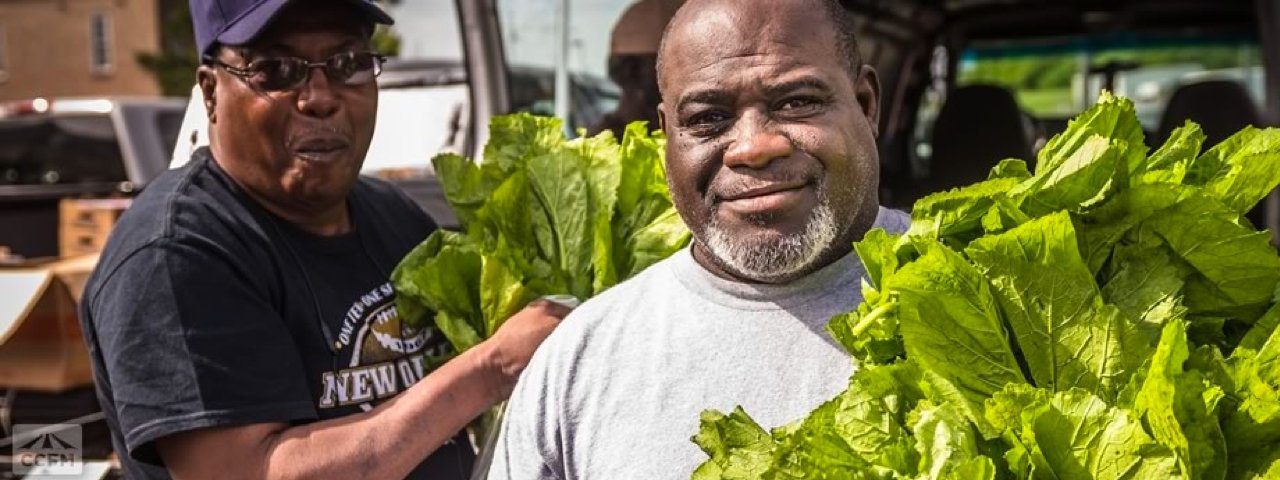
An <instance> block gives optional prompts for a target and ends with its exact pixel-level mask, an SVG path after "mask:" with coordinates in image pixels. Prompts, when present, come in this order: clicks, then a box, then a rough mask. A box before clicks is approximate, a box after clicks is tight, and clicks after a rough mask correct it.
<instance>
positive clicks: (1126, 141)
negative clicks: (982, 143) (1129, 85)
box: [1036, 91, 1147, 210]
mask: <svg viewBox="0 0 1280 480" xmlns="http://www.w3.org/2000/svg"><path fill="white" fill-rule="evenodd" d="M1095 137H1101V138H1104V139H1110V141H1112V142H1115V143H1116V144H1117V146H1118V148H1119V149H1120V150H1122V151H1119V152H1116V153H1117V154H1118V156H1119V158H1120V159H1122V161H1120V162H1118V163H1117V164H1116V165H1117V167H1124V168H1123V170H1124V171H1125V172H1129V171H1135V170H1137V169H1138V168H1137V166H1138V165H1139V164H1141V163H1142V162H1143V160H1144V159H1145V158H1146V151H1147V149H1146V145H1145V143H1144V140H1143V133H1142V124H1140V123H1138V115H1137V113H1136V111H1135V110H1134V107H1133V102H1131V101H1129V100H1128V99H1125V98H1122V97H1116V96H1114V95H1111V93H1109V92H1105V91H1104V92H1102V94H1101V95H1099V96H1098V101H1097V103H1095V104H1094V105H1093V106H1092V107H1089V109H1087V110H1085V111H1084V112H1083V113H1081V114H1080V115H1078V116H1076V118H1074V119H1072V120H1071V121H1070V122H1069V123H1068V124H1067V128H1066V130H1064V131H1063V132H1062V133H1061V134H1058V135H1055V136H1054V137H1053V138H1052V139H1050V140H1049V142H1048V143H1046V144H1045V146H1044V148H1043V149H1041V150H1040V153H1039V154H1038V155H1037V156H1036V176H1037V177H1041V176H1050V175H1053V174H1054V172H1056V171H1057V170H1059V169H1061V168H1064V166H1065V165H1066V164H1067V163H1068V162H1070V161H1071V159H1072V158H1073V157H1074V158H1076V159H1077V160H1076V163H1078V164H1079V163H1081V162H1080V160H1081V158H1082V157H1080V150H1082V149H1085V148H1087V147H1086V145H1088V144H1091V143H1096V140H1094V138H1095ZM1095 148H1096V147H1095ZM1089 156H1091V155H1085V157H1089ZM1058 176H1061V175H1058ZM1054 210H1056V209H1054Z"/></svg>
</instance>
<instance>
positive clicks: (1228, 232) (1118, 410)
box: [693, 94, 1280, 480]
mask: <svg viewBox="0 0 1280 480" xmlns="http://www.w3.org/2000/svg"><path fill="white" fill-rule="evenodd" d="M1203 140H1204V135H1203V134H1202V133H1201V131H1200V128H1199V127H1198V126H1196V125H1195V124H1193V123H1190V122H1188V123H1187V124H1186V125H1185V126H1183V127H1182V128H1181V129H1179V130H1177V131H1176V132H1175V133H1174V134H1173V135H1172V137H1171V138H1170V139H1169V141H1168V142H1167V143H1165V145H1164V146H1163V147H1161V148H1159V149H1158V150H1156V151H1155V152H1154V153H1151V154H1150V155H1148V152H1147V148H1146V147H1145V146H1144V144H1143V134H1142V130H1141V127H1140V126H1139V124H1138V121H1137V118H1136V117H1135V114H1134V110H1133V105H1132V103H1130V102H1129V101H1128V100H1125V99H1121V98H1116V97H1112V96H1110V95H1108V94H1103V96H1102V97H1101V99H1100V100H1099V102H1098V104H1097V105H1095V106H1094V107H1092V108H1091V109H1089V110H1088V111H1086V112H1084V113H1083V114H1081V115H1080V116H1079V117H1078V118H1076V119H1075V120H1074V121H1072V123H1071V124H1070V126H1069V128H1067V130H1066V131H1065V132H1064V133H1063V134H1061V135H1058V136H1057V137H1055V138H1054V139H1053V140H1051V141H1050V142H1049V143H1048V145H1046V147H1045V148H1044V149H1043V151H1041V152H1040V154H1039V155H1038V157H1037V160H1038V168H1037V169H1036V172H1035V174H1031V173H1030V172H1028V170H1027V168H1026V165H1025V164H1024V163H1023V162H1022V161H1019V160H1006V161H1004V162H1003V163H1001V164H1000V165H999V166H998V167H996V168H995V169H993V170H992V172H991V175H990V177H989V179H988V180H986V181H984V182H980V183H977V184H974V185H970V186H968V187H964V188H960V189H956V190H952V191H949V192H943V193H938V194H935V195H933V196H930V197H927V198H924V199H922V200H920V201H919V202H918V203H917V204H916V205H915V209H914V212H913V221H912V226H911V229H910V230H909V231H908V232H907V233H906V234H905V235H902V236H893V235H889V234H886V233H885V232H884V231H881V230H873V231H871V232H869V233H868V234H867V235H866V237H865V238H864V239H863V240H862V241H861V242H859V243H858V244H857V245H856V251H857V252H858V255H859V256H860V257H861V258H862V259H863V261H864V263H865V265H866V267H867V272H868V276H869V278H870V284H864V285H863V293H864V295H865V298H866V300H865V302H864V303H863V304H862V305H861V306H860V307H859V308H858V310H857V311H855V312H851V313H848V314H845V315H841V316H837V317H836V318H834V319H832V321H831V323H830V324H829V325H828V330H829V331H830V333H831V334H832V335H833V336H834V337H835V338H836V339H837V340H838V341H839V342H840V343H841V344H843V345H844V347H845V348H846V349H848V351H849V352H851V353H852V354H853V356H854V357H855V359H856V362H857V364H858V365H859V369H858V370H857V372H856V373H855V374H854V375H853V377H852V378H851V379H850V381H849V387H848V389H847V390H845V391H844V392H843V393H841V394H839V395H838V396H837V397H836V398H834V399H832V400H831V401H829V402H827V403H825V404H823V405H822V406H820V407H819V408H818V409H817V410H815V411H814V412H813V413H812V414H810V415H809V416H808V417H807V418H804V419H803V420H800V421H798V422H797V423H793V424H791V425H788V426H785V427H781V428H777V429H774V430H773V431H772V432H768V431H765V430H764V429H762V428H761V427H760V426H758V425H756V424H755V422H754V421H752V420H751V418H750V417H748V416H747V414H746V413H745V412H743V411H742V409H741V408H739V409H737V410H735V411H734V412H732V413H730V414H728V415H725V414H723V413H721V412H716V411H707V412H705V413H704V414H703V417H702V427H701V431H700V433H698V435H697V436H695V437H694V441H695V442H696V443H697V444H698V445H699V446H701V447H702V449H703V450H704V451H705V452H706V453H707V454H708V455H709V456H710V457H711V458H710V460H709V461H707V462H706V463H704V464H703V465H702V466H701V467H700V468H699V469H698V470H697V471H696V472H695V473H694V475H693V476H694V478H695V479H758V478H763V479H896V478H935V479H1023V478H1035V479H1059V480H1074V479H1148V478H1149V479H1162V480H1163V479H1170V478H1196V479H1223V478H1227V479H1254V478H1267V479H1280V333H1278V332H1277V324H1278V323H1280V306H1277V304H1276V298H1275V297H1276V286H1277V284H1278V283H1280V257H1278V256H1277V254H1276V251H1275V250H1274V249H1273V248H1272V246H1271V245H1270V244H1269V243H1268V240H1269V235H1268V234H1267V233H1266V232H1259V231H1257V230H1255V229H1254V227H1253V226H1252V225H1250V224H1249V222H1248V221H1247V220H1246V219H1244V218H1243V217H1242V215H1243V214H1244V213H1245V212H1246V211H1248V210H1249V209H1250V208H1251V207H1253V206H1254V205H1255V204H1256V203H1257V202H1259V200H1261V199H1262V198H1263V197H1264V196H1266V195H1267V194H1268V192H1270V191H1271V190H1272V189H1273V188H1275V187H1276V185H1277V184H1278V183H1280V131H1277V130H1275V129H1267V130H1259V129H1255V128H1247V129H1245V130H1243V131H1241V132H1239V133H1238V134H1236V135H1234V136H1232V137H1231V138H1229V139H1227V140H1225V141H1223V142H1222V143H1221V144H1219V145H1217V146H1214V147H1213V148H1211V149H1209V150H1208V151H1207V152H1205V153H1204V154H1200V152H1201V144H1202V142H1203Z"/></svg>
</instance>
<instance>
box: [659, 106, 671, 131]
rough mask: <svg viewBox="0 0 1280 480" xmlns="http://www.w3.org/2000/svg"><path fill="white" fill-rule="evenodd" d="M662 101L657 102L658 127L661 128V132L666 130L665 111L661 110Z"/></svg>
mask: <svg viewBox="0 0 1280 480" xmlns="http://www.w3.org/2000/svg"><path fill="white" fill-rule="evenodd" d="M663 105H665V104H663V103H659V104H658V128H660V129H662V133H670V132H667V113H666V112H664V111H663V110H662V107H663Z"/></svg>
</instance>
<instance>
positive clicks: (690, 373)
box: [489, 208, 910, 480]
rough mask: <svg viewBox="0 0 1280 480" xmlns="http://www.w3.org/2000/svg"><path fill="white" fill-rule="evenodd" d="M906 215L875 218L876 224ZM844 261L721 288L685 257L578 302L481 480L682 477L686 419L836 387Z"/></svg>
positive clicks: (811, 396) (525, 381) (776, 407)
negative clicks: (836, 326)
mask: <svg viewBox="0 0 1280 480" xmlns="http://www.w3.org/2000/svg"><path fill="white" fill-rule="evenodd" d="M909 221H910V219H909V218H908V217H907V215H906V214H904V213H902V212H898V211H893V210H888V209H883V208H882V209H881V210H880V214H879V216H878V218H877V219H876V226H877V227H882V228H884V229H886V230H888V231H890V232H895V233H897V232H902V231H905V230H906V228H907V224H908V223H909ZM864 276H865V272H864V270H863V267H862V263H861V262H860V261H859V260H858V258H857V255H856V254H849V255H848V256H846V257H844V258H842V259H840V260H839V261H836V262H835V263H832V264H831V265H828V266H826V267H824V268H823V269H821V270H819V271H817V272H814V273H813V274H811V275H808V276H806V277H804V278H802V279H800V280H797V281H795V282H792V283H789V284H786V285H755V284H743V283H737V282H732V281H728V280H725V279H722V278H719V277H716V276H714V275H712V274H711V273H710V272H708V271H706V270H705V269H704V268H702V267H701V266H700V265H698V264H697V263H696V262H695V261H694V259H693V257H692V255H691V254H690V251H689V250H688V249H685V250H683V251H681V252H679V253H677V254H676V255H674V256H672V257H671V258H669V259H667V260H664V261H662V262H660V263H658V264H655V265H654V266H653V267H650V268H649V269H648V270H645V271H644V272H642V273H641V274H640V275H637V276H636V277H635V278H633V279H631V280H629V281H627V282H624V283H622V284H619V285H618V286H616V287H614V288H612V289H610V290H608V291H606V292H604V293H603V294H601V295H600V296H598V297H596V298H593V299H591V300H590V301H588V302H586V303H584V304H583V305H582V306H581V307H579V308H578V309H577V310H575V311H574V312H573V314H571V315H569V317H568V318H566V319H565V320H564V322H563V323H562V324H561V325H560V327H559V328H557V329H556V331H555V332H554V333H553V334H552V335H551V336H550V337H548V338H547V341H546V343H544V344H543V345H542V347H541V348H539V349H538V352H537V353H536V354H534V356H533V360H532V361H531V362H530V364H529V366H528V368H527V369H526V370H525V372H524V374H523V375H522V376H521V377H520V382H519V384H517V385H516V389H515V392H514V393H513V394H512V397H511V401H510V404H509V406H508V411H507V417H506V424H505V425H504V426H503V429H502V433H501V437H500V438H499V440H498V449H497V452H496V454H495V455H494V461H493V465H492V466H491V468H490V470H489V478H490V479H491V480H493V479H508V478H513V479H521V480H523V479H533V478H539V479H542V478H554V479H561V480H570V479H607V480H624V479H645V480H649V479H666V478H689V476H690V474H692V473H693V470H694V469H695V468H697V466H698V465H700V464H701V463H702V462H704V461H705V460H706V459H707V457H706V455H704V454H703V453H702V451H701V450H699V449H698V447H697V445H695V444H694V443H693V442H692V441H690V437H692V436H693V435H694V434H696V433H697V432H698V419H699V414H700V413H701V412H702V411H703V410H705V409H709V408H714V409H718V410H721V411H723V412H726V413H727V412H729V411H732V410H733V408H734V407H735V406H738V405H741V406H742V407H743V408H745V409H746V411H747V413H748V414H750V415H751V416H752V417H753V418H755V420H756V421H757V422H758V423H760V424H761V425H763V426H765V427H766V428H772V427H775V426H780V425H783V424H785V423H788V422H791V421H793V420H796V419H799V418H801V417H803V416H805V415H807V414H808V413H809V412H810V411H812V410H813V409H814V408H817V407H818V405H821V404H822V402H824V401H826V400H828V399H830V398H831V397H833V396H835V395H836V394H837V393H839V392H840V391H842V390H844V388H845V387H846V386H847V385H848V380H849V376H850V375H851V374H852V373H853V362H852V361H851V359H850V357H849V355H848V353H846V352H845V351H844V349H843V348H841V347H840V345H839V344H837V343H836V342H835V340H833V339H832V338H831V336H830V335H829V334H827V332H826V330H825V329H824V327H825V326H826V324H827V321H828V320H830V319H831V317H832V316H833V315H836V314H838V313H842V312H847V311H850V310H853V309H855V308H856V307H857V306H858V304H859V303H861V302H862V294H861V290H860V288H861V280H862V278H863V277H864Z"/></svg>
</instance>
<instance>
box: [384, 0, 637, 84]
mask: <svg viewBox="0 0 1280 480" xmlns="http://www.w3.org/2000/svg"><path fill="white" fill-rule="evenodd" d="M464 1H469V0H464ZM631 1H632V0H569V15H570V18H569V24H570V32H571V36H570V54H569V68H570V70H573V71H578V72H583V71H585V72H589V73H594V74H596V75H599V76H604V75H605V57H606V56H607V54H608V49H609V33H610V32H611V31H612V29H613V23H614V21H616V20H617V18H618V17H619V16H620V15H622V11H623V10H624V9H626V7H627V6H628V5H629V4H630V3H631ZM557 3H558V0H497V4H498V15H499V22H501V24H502V33H503V44H504V46H505V48H506V52H507V59H508V62H510V63H512V64H517V65H538V66H546V67H551V66H553V64H554V59H555V50H554V48H555V45H556V44H557V43H556V37H555V25H556V14H555V12H556V6H557ZM388 10H389V11H390V13H391V14H392V16H393V17H395V19H396V26H395V30H396V32H397V33H399V34H400V40H401V47H400V48H401V50H400V53H401V56H402V57H413V58H455V59H460V58H462V39H461V35H460V32H459V29H458V21H457V18H458V16H457V12H456V7H455V5H454V0H401V2H400V3H399V4H398V5H390V6H388Z"/></svg>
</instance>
